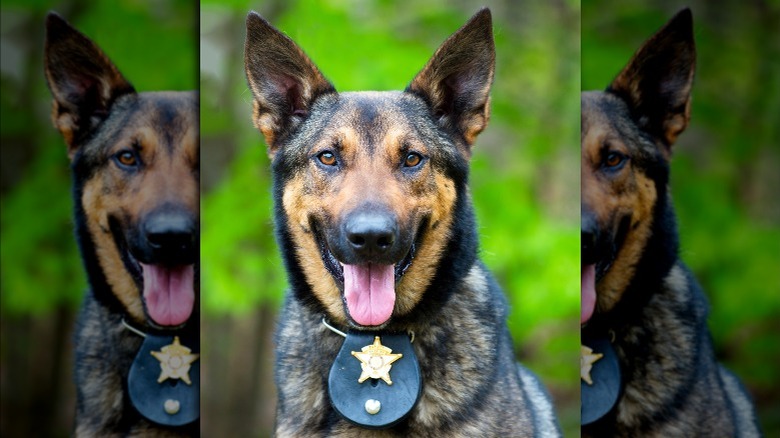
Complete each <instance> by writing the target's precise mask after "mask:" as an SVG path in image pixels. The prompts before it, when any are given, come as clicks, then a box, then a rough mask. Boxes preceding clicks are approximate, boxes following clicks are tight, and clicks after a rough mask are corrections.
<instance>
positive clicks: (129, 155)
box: [116, 151, 138, 166]
mask: <svg viewBox="0 0 780 438" xmlns="http://www.w3.org/2000/svg"><path fill="white" fill-rule="evenodd" d="M116 159H117V161H119V163H120V164H122V165H124V166H135V165H136V164H137V163H138V160H137V159H136V157H135V153H133V152H132V151H122V152H120V153H118V154H117V155H116Z"/></svg>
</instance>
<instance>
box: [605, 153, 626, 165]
mask: <svg viewBox="0 0 780 438" xmlns="http://www.w3.org/2000/svg"><path fill="white" fill-rule="evenodd" d="M622 162H623V155H621V154H619V153H617V152H610V153H609V154H608V155H607V158H606V159H605V160H604V164H605V165H606V166H607V167H616V166H618V165H619V164H620V163H622Z"/></svg>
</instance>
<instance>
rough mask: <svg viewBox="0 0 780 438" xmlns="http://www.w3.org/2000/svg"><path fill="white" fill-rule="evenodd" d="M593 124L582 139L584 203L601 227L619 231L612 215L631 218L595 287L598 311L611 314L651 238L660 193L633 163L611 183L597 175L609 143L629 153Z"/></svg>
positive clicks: (604, 127) (607, 130)
mask: <svg viewBox="0 0 780 438" xmlns="http://www.w3.org/2000/svg"><path fill="white" fill-rule="evenodd" d="M595 118H596V119H598V117H597V116H596V117H595ZM593 122H594V121H593V120H591V124H590V127H589V129H587V132H585V133H583V135H584V137H583V139H582V175H581V176H582V202H583V204H584V205H588V206H589V208H590V209H591V210H592V211H593V212H594V213H595V215H596V220H597V221H598V222H599V223H600V224H609V226H615V227H616V226H618V224H610V221H611V216H612V215H616V216H618V217H622V216H624V215H629V216H630V217H631V221H630V225H629V231H628V234H627V236H626V238H625V241H624V242H623V246H622V247H621V248H620V251H619V252H618V254H617V255H616V258H615V261H614V263H613V264H612V266H611V267H610V269H609V271H607V273H606V274H605V275H604V277H603V278H602V279H601V280H600V281H599V282H598V284H597V285H596V290H597V292H598V294H597V305H598V308H599V309H600V310H601V311H608V310H610V309H612V307H614V306H615V304H617V302H618V301H619V300H620V297H621V296H622V294H623V291H624V290H625V289H626V287H627V286H628V284H629V282H630V281H631V278H632V277H633V275H634V270H635V269H636V264H637V263H638V262H639V259H640V257H641V255H642V252H643V250H644V248H645V245H646V243H647V240H648V239H649V238H650V232H651V231H650V230H651V227H652V219H653V206H654V205H655V202H656V197H657V193H656V190H655V184H654V183H653V181H652V180H651V179H650V178H648V177H646V176H645V175H644V174H643V173H641V172H639V171H635V170H634V168H633V167H632V166H631V163H630V162H629V163H628V165H626V166H625V167H624V168H623V169H622V170H621V171H620V173H619V174H618V175H617V176H615V177H613V179H612V180H607V179H606V178H605V177H603V176H601V175H600V174H599V173H598V172H597V171H596V166H598V164H597V163H599V162H600V159H599V154H600V152H599V150H600V148H601V145H602V144H604V142H605V141H607V140H609V142H610V144H611V145H612V147H613V148H616V149H618V150H622V151H623V152H625V153H626V154H627V153H628V150H627V148H626V146H625V145H623V144H622V143H621V142H620V139H619V137H617V135H616V134H615V133H612V131H611V129H610V128H609V127H608V126H607V125H606V124H605V123H597V122H598V120H596V121H595V122H596V123H593Z"/></svg>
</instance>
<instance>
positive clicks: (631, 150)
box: [580, 9, 696, 323]
mask: <svg viewBox="0 0 780 438" xmlns="http://www.w3.org/2000/svg"><path fill="white" fill-rule="evenodd" d="M695 58H696V54H695V46H694V40H693V21H692V16H691V12H690V10H688V9H685V10H683V11H681V12H679V13H678V14H677V15H676V16H675V17H674V18H672V19H671V20H670V21H669V22H668V23H667V24H666V25H665V26H664V27H663V28H661V29H660V30H659V31H658V32H657V33H656V34H655V35H653V36H652V37H651V38H650V39H648V40H647V41H646V42H645V43H644V45H642V47H641V48H640V49H639V50H638V51H637V52H636V54H635V55H634V57H633V58H632V59H631V61H629V63H628V65H627V66H626V67H625V68H624V69H623V71H622V72H620V74H619V75H618V76H617V78H616V79H615V80H614V81H613V82H612V84H610V86H609V87H608V88H607V89H606V91H604V92H586V93H583V94H582V133H581V143H582V285H581V287H582V314H581V320H580V321H581V323H585V322H586V321H588V319H590V317H591V316H592V315H593V312H594V311H596V309H598V311H602V312H607V311H609V310H610V309H612V308H613V307H614V306H615V304H616V303H617V302H618V301H619V300H620V298H621V296H622V294H623V292H624V291H625V290H626V288H627V287H628V286H629V284H630V282H631V281H632V279H633V278H634V276H635V274H636V269H637V265H638V263H639V261H640V258H641V256H642V254H643V253H644V250H645V248H646V246H647V245H648V241H649V240H650V239H652V238H653V234H654V227H656V226H660V225H661V224H659V223H658V222H659V220H660V217H659V214H660V213H661V212H660V211H659V208H658V206H659V205H660V204H664V205H665V202H666V196H667V195H666V184H667V181H668V161H669V158H670V155H671V148H672V145H673V144H674V142H675V140H676V139H677V136H678V135H679V134H680V133H681V132H682V131H683V130H684V129H685V128H686V127H687V125H688V120H689V117H690V93H691V86H692V83H693V74H694V64H695Z"/></svg>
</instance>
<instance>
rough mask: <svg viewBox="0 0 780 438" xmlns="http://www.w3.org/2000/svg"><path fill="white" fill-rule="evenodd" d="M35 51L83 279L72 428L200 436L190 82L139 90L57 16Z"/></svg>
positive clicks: (89, 432) (195, 156)
mask: <svg viewBox="0 0 780 438" xmlns="http://www.w3.org/2000/svg"><path fill="white" fill-rule="evenodd" d="M44 58H45V59H44V64H45V75H46V79H47V81H48V86H49V89H50V91H51V93H52V96H53V109H52V119H53V122H54V126H55V127H56V128H57V129H58V130H59V131H60V133H61V134H62V136H63V137H64V139H65V143H66V144H67V151H68V157H69V158H70V162H71V169H72V177H73V197H74V210H75V229H76V238H77V241H78V244H79V248H80V252H81V256H82V258H83V261H84V266H85V268H86V271H87V277H88V281H89V285H90V290H89V292H88V293H87V295H86V297H85V299H84V303H83V306H82V309H81V311H80V314H79V317H78V322H77V328H76V333H75V381H76V387H77V407H76V410H77V412H76V420H75V435H76V436H120V435H121V436H129V435H133V436H136V435H143V436H197V435H198V434H199V422H198V420H197V419H198V416H199V407H198V405H199V379H200V378H199V373H198V370H199V361H198V353H197V351H198V350H199V321H200V317H199V315H200V312H199V295H200V294H199V280H198V278H199V267H198V258H199V243H198V242H199V133H198V95H197V92H167V91H166V92H149V93H137V92H136V91H135V89H134V88H133V86H132V85H131V84H130V83H129V82H128V81H127V80H126V79H125V78H124V77H123V76H122V74H121V73H120V72H119V70H118V69H117V68H116V66H114V64H113V63H112V62H111V61H110V60H109V59H108V57H106V56H105V55H104V54H103V52H102V51H101V50H100V48H99V47H98V46H97V45H95V43H93V42H92V41H91V40H90V39H89V38H87V37H86V36H85V35H83V34H82V33H80V32H79V31H78V30H76V29H75V28H73V27H72V26H71V25H70V24H68V23H67V22H66V21H65V20H64V19H63V18H61V17H60V16H59V15H57V14H56V13H49V15H48V16H47V18H46V40H45V56H44Z"/></svg>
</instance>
